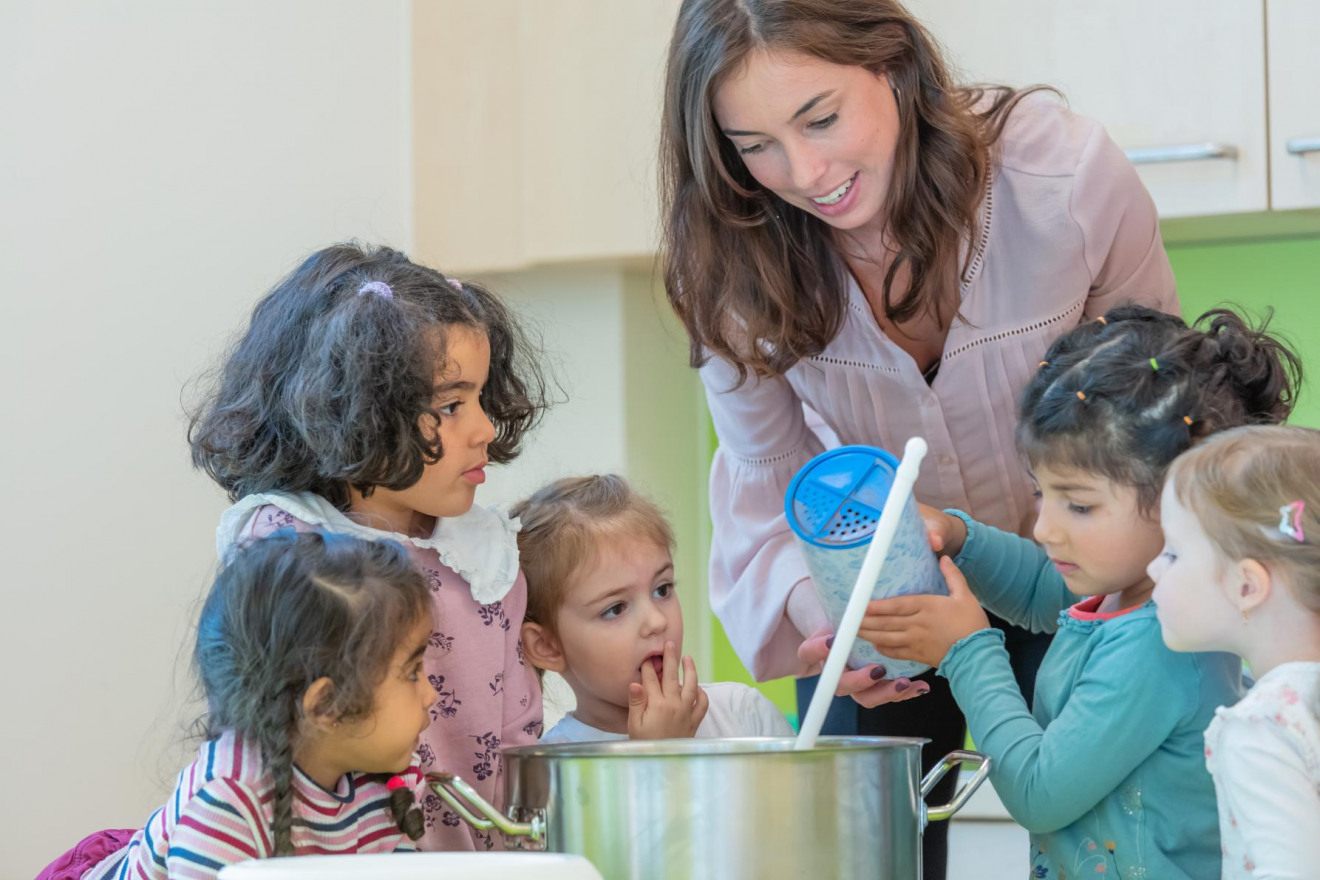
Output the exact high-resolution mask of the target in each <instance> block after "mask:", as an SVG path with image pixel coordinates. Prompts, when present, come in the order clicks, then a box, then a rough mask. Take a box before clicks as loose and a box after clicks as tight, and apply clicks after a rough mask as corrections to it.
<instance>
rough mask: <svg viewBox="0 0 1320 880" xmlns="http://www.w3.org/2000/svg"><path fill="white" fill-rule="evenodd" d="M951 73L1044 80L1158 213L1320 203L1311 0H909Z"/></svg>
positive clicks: (1318, 21)
mask: <svg viewBox="0 0 1320 880" xmlns="http://www.w3.org/2000/svg"><path fill="white" fill-rule="evenodd" d="M908 5H909V7H910V8H911V9H912V11H913V12H915V13H916V14H917V15H918V16H919V17H920V18H921V19H922V21H923V22H925V23H926V24H927V25H928V27H929V28H930V30H931V31H932V33H934V34H935V36H936V38H937V39H938V40H939V41H940V42H941V43H943V44H944V46H945V47H946V48H947V50H948V53H949V56H950V59H951V61H952V62H953V63H954V64H956V65H957V66H958V68H959V69H960V71H961V74H962V77H963V78H964V79H967V80H973V81H981V82H1006V83H1009V84H1012V85H1026V84H1029V83H1048V84H1050V85H1054V86H1057V87H1058V88H1059V89H1060V90H1061V91H1062V92H1063V94H1064V95H1065V97H1066V98H1067V99H1068V101H1069V104H1070V105H1071V106H1072V107H1073V109H1075V110H1076V111H1077V112H1079V113H1083V114H1085V115H1087V116H1091V117H1093V118H1095V119H1098V120H1099V121H1100V122H1102V123H1103V124H1104V126H1105V127H1106V128H1107V129H1108V131H1109V133H1110V135H1111V136H1112V137H1113V138H1114V140H1115V141H1116V142H1117V143H1118V144H1119V146H1121V147H1122V148H1123V149H1124V150H1125V151H1126V152H1127V153H1128V155H1129V157H1130V158H1131V159H1132V160H1133V162H1134V163H1136V164H1137V167H1138V171H1139V173H1140V174H1141V178H1142V180H1143V181H1144V182H1145V184H1146V187H1147V188H1148V189H1149V190H1150V192H1151V195H1152V196H1154V198H1155V203H1156V205H1157V206H1158V207H1159V210H1160V214H1161V216H1162V217H1165V218H1175V217H1203V216H1206V215H1223V214H1238V213H1242V212H1262V211H1266V210H1270V209H1273V210H1291V209H1297V208H1316V207H1320V96H1317V94H1316V92H1315V91H1314V87H1313V86H1312V84H1311V76H1310V73H1311V71H1312V70H1313V69H1314V67H1315V63H1316V58H1317V50H1316V46H1317V43H1318V42H1320V2H1316V0H1254V2H1252V0H1231V2H1230V0H1217V2H1212V3H1206V2H1205V0H1158V2H1151V0H1106V2H1103V3H1100V2H1087V3H1057V2H1050V0H977V2H971V0H965V2H963V0H959V2H951V0H909V3H908Z"/></svg>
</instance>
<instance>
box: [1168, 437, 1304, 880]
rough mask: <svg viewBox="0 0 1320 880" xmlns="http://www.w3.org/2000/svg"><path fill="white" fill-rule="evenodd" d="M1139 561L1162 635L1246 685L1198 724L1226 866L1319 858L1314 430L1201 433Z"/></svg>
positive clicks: (1228, 869)
mask: <svg viewBox="0 0 1320 880" xmlns="http://www.w3.org/2000/svg"><path fill="white" fill-rule="evenodd" d="M1160 521H1161V523H1162V524H1163V527H1164V550H1163V552H1162V553H1160V555H1159V557H1158V558H1156V560H1155V561H1154V562H1152V563H1151V565H1150V576H1151V578H1152V579H1153V580H1154V581H1155V604H1156V607H1157V609H1158V614H1159V621H1160V626H1161V629H1162V632H1163V636H1164V642H1165V644H1167V645H1168V646H1169V647H1170V648H1172V649H1173V650H1175V651H1229V652H1231V653H1233V654H1236V655H1238V656H1239V657H1241V658H1243V659H1244V660H1245V661H1246V662H1247V665H1248V666H1249V667H1250V669H1251V672H1252V674H1253V675H1255V676H1256V677H1257V681H1256V685H1255V686H1254V687H1253V688H1252V689H1251V690H1250V691H1249V692H1248V693H1247V695H1246V696H1245V697H1244V698H1243V699H1242V701H1241V702H1239V703H1238V704H1237V705H1236V706H1232V707H1221V708H1220V709H1219V710H1218V711H1216V713H1215V718H1214V720H1213V721H1211V722H1210V726H1209V728H1208V729H1207V730H1206V733H1205V761H1206V765H1207V766H1208V767H1209V769H1210V774H1211V776H1213V777H1214V781H1215V793H1216V795H1217V796H1218V800H1219V834H1220V838H1221V840H1222V844H1223V852H1224V861H1223V876H1224V877H1225V878H1247V877H1252V878H1265V877H1269V878H1285V877H1287V878H1301V877H1314V876H1316V873H1317V871H1320V867H1317V866H1320V720H1318V719H1317V715H1320V431H1314V430H1311V429H1309V428H1295V427H1275V426H1270V427H1250V428H1238V429H1236V430H1233V431H1226V432H1224V433H1223V434H1219V435H1217V436H1214V437H1211V438H1209V439H1207V440H1206V441H1205V442H1203V443H1201V444H1199V445H1197V446H1196V447H1195V448H1193V449H1192V450H1191V451H1189V452H1187V453H1185V454H1184V455H1182V456H1181V457H1180V458H1179V459H1178V460H1177V461H1176V462H1174V464H1173V467H1172V468H1170V470H1169V476H1168V480H1167V482H1166V483H1165V486H1164V493H1163V496H1162V498H1161V504H1160Z"/></svg>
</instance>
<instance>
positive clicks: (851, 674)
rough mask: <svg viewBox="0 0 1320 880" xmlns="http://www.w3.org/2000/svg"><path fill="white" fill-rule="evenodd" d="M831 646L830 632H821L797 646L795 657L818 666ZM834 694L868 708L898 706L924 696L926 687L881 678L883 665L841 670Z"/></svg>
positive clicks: (900, 680)
mask: <svg viewBox="0 0 1320 880" xmlns="http://www.w3.org/2000/svg"><path fill="white" fill-rule="evenodd" d="M833 646H834V633H832V632H830V631H829V630H822V631H821V632H818V633H816V634H815V635H813V636H812V637H811V638H809V639H807V640H806V641H805V642H803V643H802V644H801V645H799V646H798V658H799V659H801V660H802V661H803V662H804V663H808V664H811V665H819V664H822V663H824V662H825V661H826V659H828V658H829V656H830V648H832V647H833ZM834 693H835V694H837V695H838V696H840V697H852V698H853V699H854V700H855V701H857V703H858V704H859V705H862V706H865V707H866V708H868V709H870V708H872V707H874V706H879V705H882V704H884V703H898V702H901V701H903V700H910V699H912V698H913V697H919V696H921V695H922V694H928V693H930V685H928V684H926V683H925V682H924V681H916V682H914V681H910V680H909V679H906V678H895V679H894V680H892V681H890V680H888V679H886V678H885V668H884V667H883V666H876V665H874V664H872V665H870V666H863V667H862V668H861V669H845V670H843V674H842V675H840V676H839V686H838V687H837V688H835V691H834Z"/></svg>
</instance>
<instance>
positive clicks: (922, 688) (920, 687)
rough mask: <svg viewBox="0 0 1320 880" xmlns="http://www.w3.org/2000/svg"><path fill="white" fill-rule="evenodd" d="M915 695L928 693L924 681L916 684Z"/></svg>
mask: <svg viewBox="0 0 1320 880" xmlns="http://www.w3.org/2000/svg"><path fill="white" fill-rule="evenodd" d="M917 693H919V694H928V693H930V685H928V684H926V683H925V682H924V681H919V682H917Z"/></svg>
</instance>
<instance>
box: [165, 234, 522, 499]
mask: <svg viewBox="0 0 1320 880" xmlns="http://www.w3.org/2000/svg"><path fill="white" fill-rule="evenodd" d="M372 282H379V284H372ZM364 285H366V289H365V290H364ZM453 327H468V328H474V329H477V330H480V331H481V332H483V333H484V334H485V336H486V338H487V339H488V340H489V342H490V377H489V379H488V381H487V383H486V386H485V388H484V389H483V390H482V392H481V398H480V399H481V406H482V408H483V409H484V410H485V412H486V414H487V415H488V416H489V417H490V420H491V422H493V423H494V425H495V431H496V436H495V439H494V440H493V441H492V442H491V443H490V445H489V447H488V450H487V454H488V455H489V457H490V460H491V461H493V462H496V463H504V462H508V461H511V460H512V459H513V458H515V457H516V456H517V454H518V451H519V444H520V443H521V441H522V438H523V436H524V434H526V433H527V431H528V430H530V429H531V428H532V427H533V426H534V425H535V424H536V423H537V421H538V420H539V418H540V416H541V414H542V413H543V412H544V410H545V408H546V405H547V400H546V395H545V380H544V377H543V376H542V374H541V371H540V369H539V367H538V364H537V351H536V350H535V349H534V348H533V346H532V345H531V344H530V343H529V342H528V340H527V337H526V336H525V335H524V333H523V332H522V330H521V329H520V328H519V326H518V324H517V322H516V321H515V319H514V317H513V315H512V314H511V313H510V311H509V310H508V309H507V308H506V307H505V306H504V305H503V304H502V303H501V302H500V301H499V299H497V298H496V297H495V296H494V295H493V294H491V293H490V292H489V291H487V290H486V289H485V288H483V287H481V286H479V285H477V284H473V283H470V282H460V281H457V280H454V279H450V278H446V277H445V276H444V275H442V274H441V273H439V272H437V271H435V270H434V269H430V268H427V267H425V266H419V265H418V264H416V263H413V262H412V261H410V260H409V259H408V257H407V256H406V255H404V254H402V253H400V252H399V251H395V250H391V249H390V248H387V247H379V248H364V247H362V246H359V245H357V244H355V243H345V244H337V245H333V246H331V247H328V248H325V249H323V250H320V251H317V252H316V253H314V254H312V255H311V256H310V257H308V258H307V259H306V260H305V261H304V262H303V264H302V265H301V266H299V267H298V268H297V269H295V270H294V271H293V272H292V273H291V274H290V275H288V276H287V277H286V278H284V279H283V280H282V281H280V283H279V284H277V285H276V286H275V288H274V289H273V290H271V291H270V293H268V294H267V295H266V296H265V297H263V298H262V299H261V301H260V302H258V303H257V306H256V309H255V310H254V311H253V314H252V321H251V323H250V324H249V326H248V329H247V331H246V332H245V333H244V334H243V335H242V337H241V338H240V339H239V340H238V342H237V343H236V344H235V345H234V346H233V348H232V350H231V351H230V352H229V354H228V355H227V357H226V358H225V359H224V361H223V363H222V365H221V367H220V369H219V371H218V377H217V379H216V381H215V384H214V388H213V390H212V391H211V393H210V394H209V395H208V396H207V398H206V399H205V400H204V401H203V403H202V404H201V406H199V407H198V408H197V409H196V410H194V411H193V413H192V417H191V421H190V424H189V428H188V443H189V445H190V447H191V449H192V462H193V465H194V466H195V467H198V468H201V469H202V470H204V471H206V472H207V473H208V474H210V476H211V477H212V478H213V479H214V480H215V481H216V482H217V483H219V484H220V485H221V486H222V487H224V489H225V491H226V492H228V493H229V497H230V498H231V499H234V500H237V499H239V498H241V497H243V496H244V495H249V494H251V493H254V492H265V491H286V492H300V491H307V492H314V493H316V494H317V495H320V496H322V497H324V498H326V499H327V500H328V501H330V502H331V503H332V504H334V505H335V506H337V507H339V508H340V509H347V507H348V504H349V499H350V492H349V490H350V487H351V488H352V489H356V490H357V491H358V492H360V493H362V494H363V495H369V494H370V493H371V491H372V490H373V489H374V488H375V487H376V486H383V487H385V488H387V489H404V488H407V487H408V486H411V485H413V484H414V483H416V482H417V480H418V479H420V478H421V475H422V469H423V467H424V466H426V465H428V464H433V463H435V462H436V461H438V460H439V459H440V456H441V455H442V454H443V449H441V446H440V440H439V437H438V436H435V433H434V432H433V431H426V430H423V427H422V423H423V422H424V421H429V419H424V417H430V419H435V420H438V419H439V414H438V413H437V412H436V410H435V402H434V396H435V395H434V385H435V378H436V376H437V375H438V374H442V373H443V368H444V357H445V350H446V346H445V335H446V333H447V332H448V330H449V329H450V328H453Z"/></svg>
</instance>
